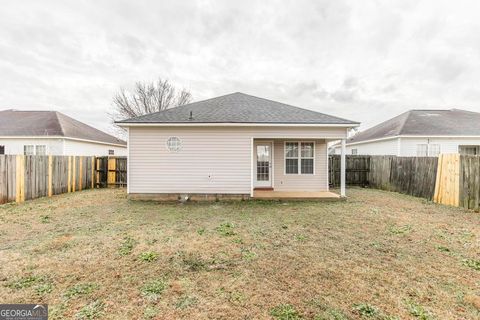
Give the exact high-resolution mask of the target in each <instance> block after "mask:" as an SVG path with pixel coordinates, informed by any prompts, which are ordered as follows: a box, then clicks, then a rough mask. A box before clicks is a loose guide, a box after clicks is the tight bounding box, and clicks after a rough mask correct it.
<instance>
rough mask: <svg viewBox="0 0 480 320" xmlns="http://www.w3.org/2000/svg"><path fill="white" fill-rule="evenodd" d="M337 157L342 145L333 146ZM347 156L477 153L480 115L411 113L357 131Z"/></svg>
mask: <svg viewBox="0 0 480 320" xmlns="http://www.w3.org/2000/svg"><path fill="white" fill-rule="evenodd" d="M333 149H334V153H336V154H340V152H341V146H340V145H339V144H337V145H335V146H333ZM346 153H347V154H354V155H355V154H358V155H396V156H407V157H426V156H429V157H436V156H438V155H439V154H440V153H461V154H472V155H479V154H480V113H477V112H471V111H465V110H458V109H451V110H410V111H407V112H405V113H402V114H401V115H399V116H397V117H395V118H392V119H390V120H387V121H385V122H382V123H380V124H379V125H376V126H374V127H372V128H370V129H367V130H365V131H362V132H359V133H357V134H356V135H354V136H353V137H352V138H350V139H348V140H347V143H346Z"/></svg>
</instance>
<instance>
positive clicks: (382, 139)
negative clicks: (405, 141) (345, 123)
mask: <svg viewBox="0 0 480 320" xmlns="http://www.w3.org/2000/svg"><path fill="white" fill-rule="evenodd" d="M397 138H423V139H428V138H433V139H445V138H448V139H468V138H476V139H480V136H478V135H477V136H475V135H472V136H449V135H435V136H428V135H418V136H417V135H397V136H391V137H384V138H378V139H371V140H363V141H358V142H350V143H347V146H353V145H357V144H363V143H370V142H376V141H384V140H392V139H397ZM335 147H337V145H336V146H335Z"/></svg>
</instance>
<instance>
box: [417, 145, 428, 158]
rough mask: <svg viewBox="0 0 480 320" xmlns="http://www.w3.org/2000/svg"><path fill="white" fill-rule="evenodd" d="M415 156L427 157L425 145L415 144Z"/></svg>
mask: <svg viewBox="0 0 480 320" xmlns="http://www.w3.org/2000/svg"><path fill="white" fill-rule="evenodd" d="M417 156H418V157H426V156H427V145H426V144H417Z"/></svg>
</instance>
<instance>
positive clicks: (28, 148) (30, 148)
mask: <svg viewBox="0 0 480 320" xmlns="http://www.w3.org/2000/svg"><path fill="white" fill-rule="evenodd" d="M23 154H25V155H26V156H31V155H33V145H24V146H23Z"/></svg>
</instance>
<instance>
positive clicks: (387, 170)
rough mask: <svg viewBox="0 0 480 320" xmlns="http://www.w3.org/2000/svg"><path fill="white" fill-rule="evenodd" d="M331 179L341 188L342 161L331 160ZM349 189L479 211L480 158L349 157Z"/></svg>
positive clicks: (347, 180) (442, 156)
mask: <svg viewBox="0 0 480 320" xmlns="http://www.w3.org/2000/svg"><path fill="white" fill-rule="evenodd" d="M329 177H330V182H331V184H332V185H333V186H335V187H337V186H339V185H340V157H339V156H338V155H333V156H330V159H329ZM346 183H347V185H362V186H369V187H371V188H375V189H381V190H387V191H395V192H400V193H404V194H409V195H412V196H416V197H421V198H425V199H428V200H433V201H434V202H437V203H441V204H446V205H451V206H457V207H459V206H460V207H464V208H467V209H474V210H480V157H479V156H468V155H459V154H442V155H440V156H439V157H438V158H436V157H396V156H354V155H347V156H346Z"/></svg>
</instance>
